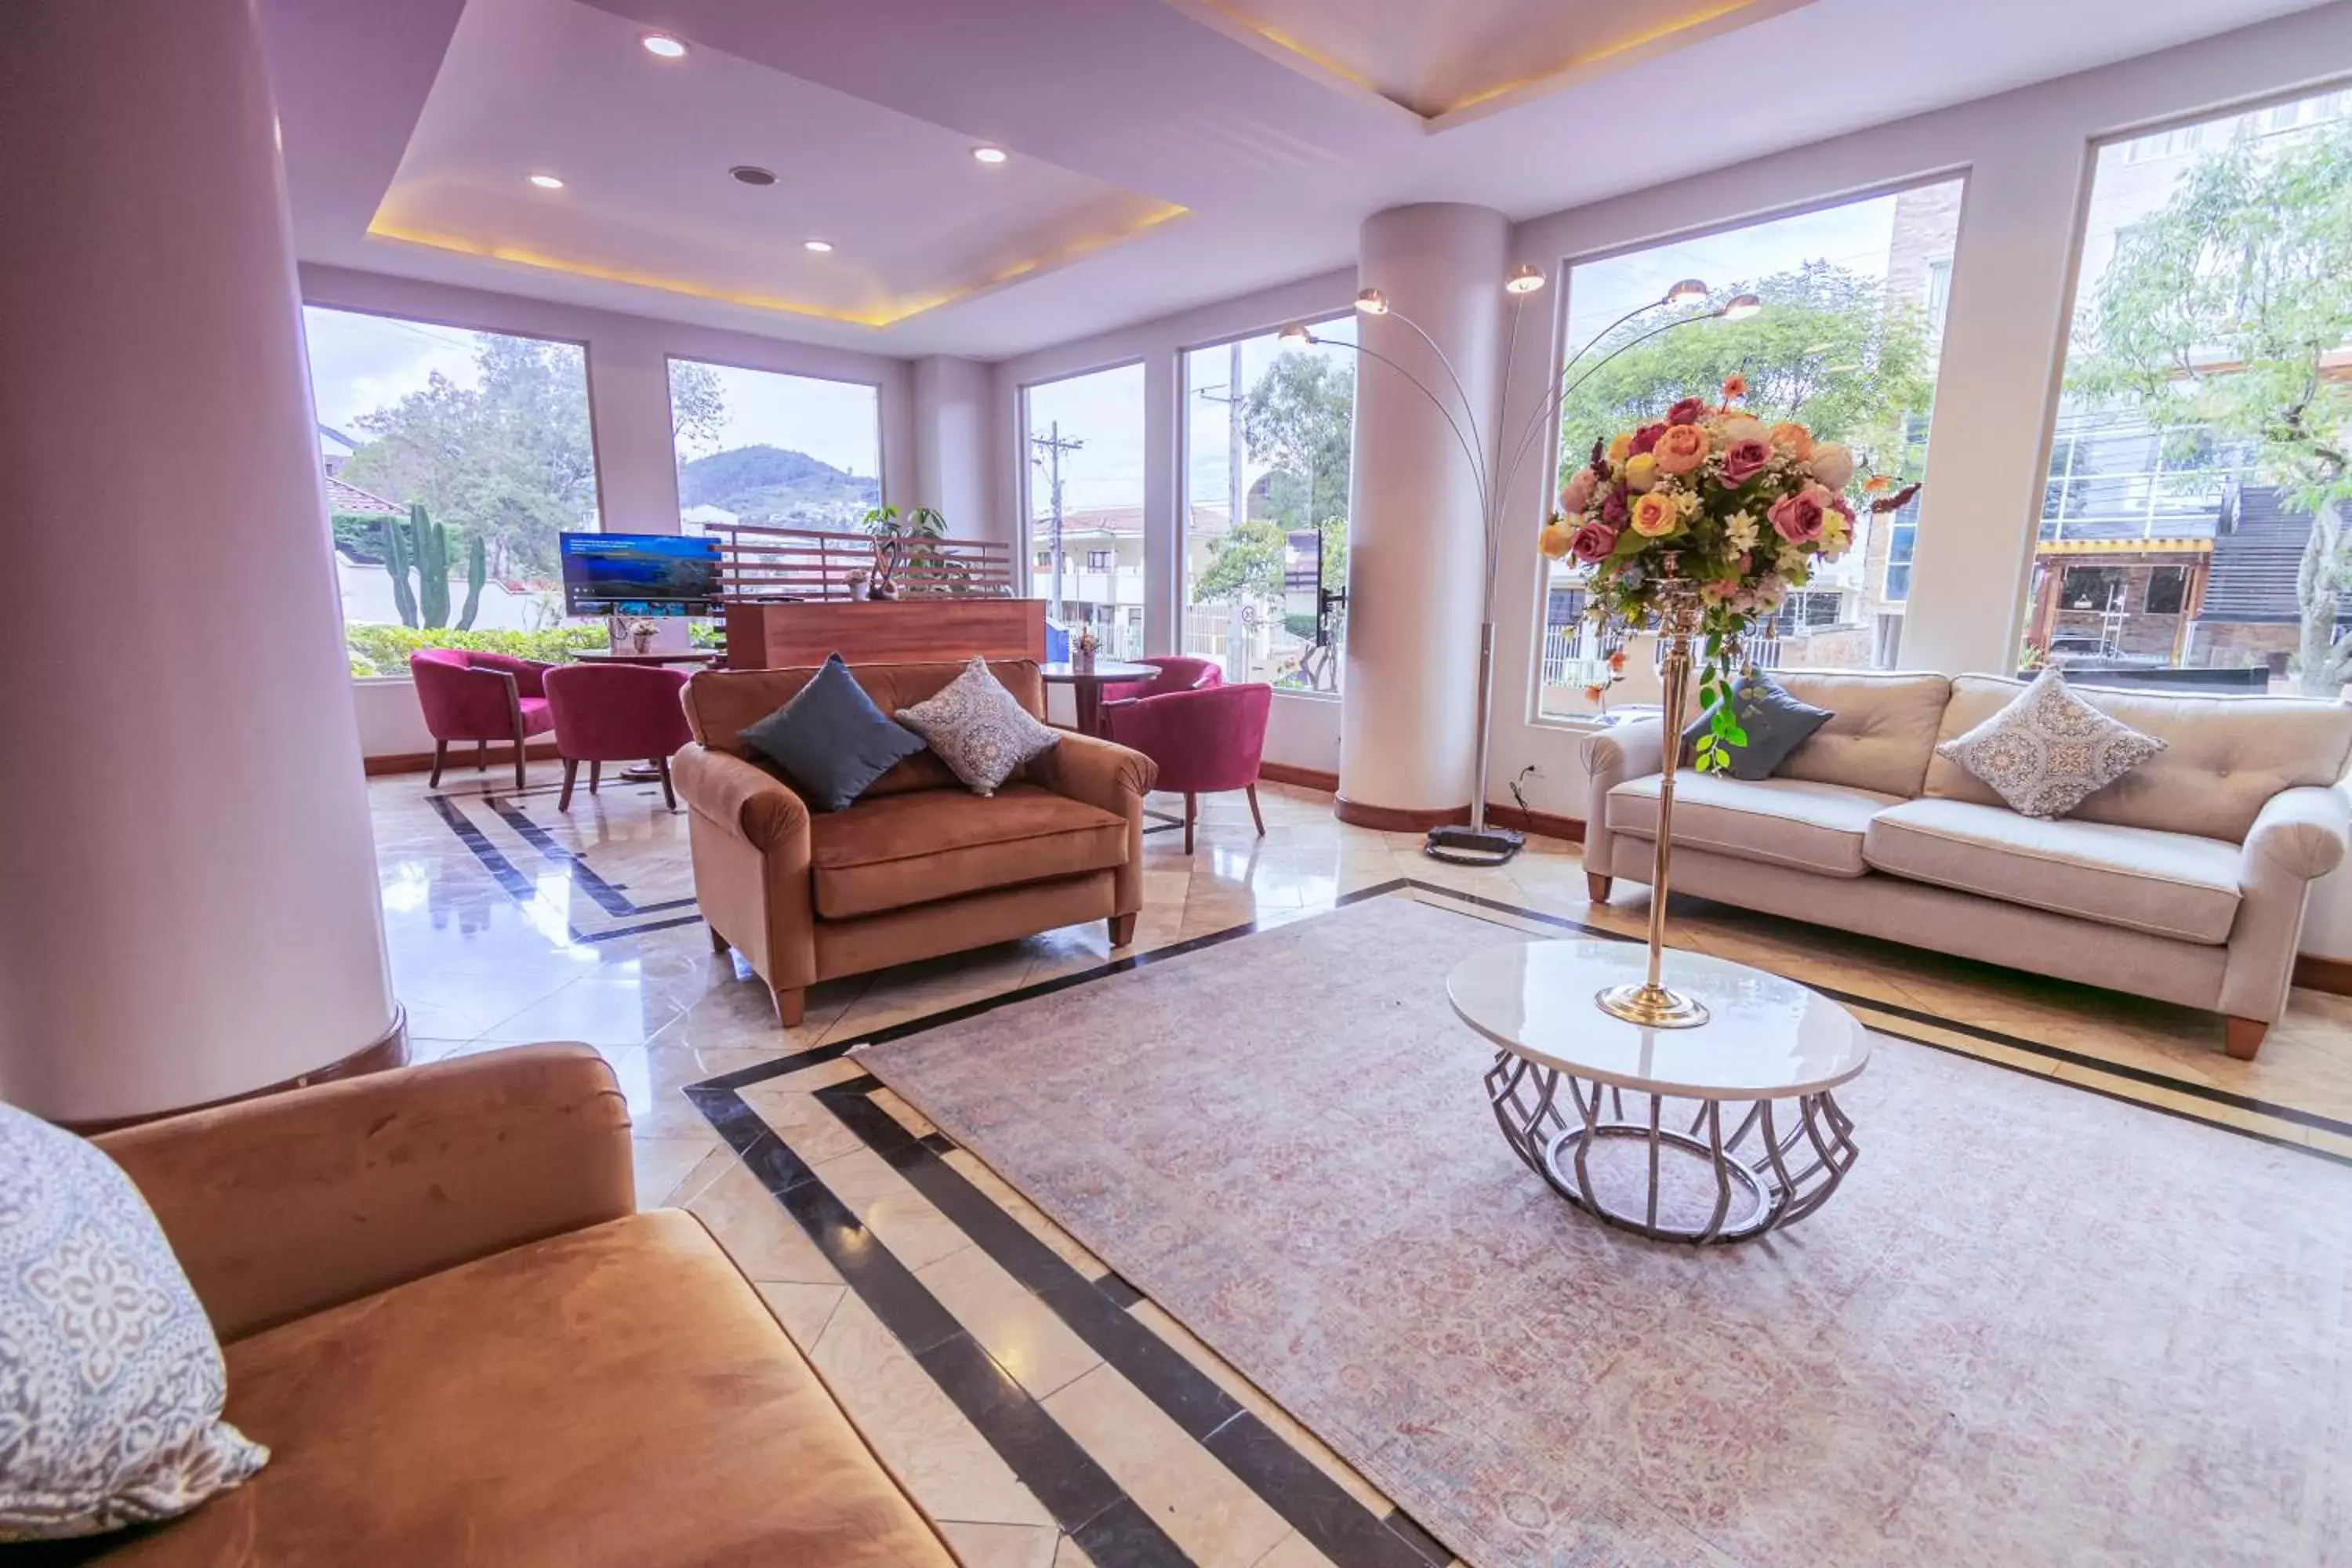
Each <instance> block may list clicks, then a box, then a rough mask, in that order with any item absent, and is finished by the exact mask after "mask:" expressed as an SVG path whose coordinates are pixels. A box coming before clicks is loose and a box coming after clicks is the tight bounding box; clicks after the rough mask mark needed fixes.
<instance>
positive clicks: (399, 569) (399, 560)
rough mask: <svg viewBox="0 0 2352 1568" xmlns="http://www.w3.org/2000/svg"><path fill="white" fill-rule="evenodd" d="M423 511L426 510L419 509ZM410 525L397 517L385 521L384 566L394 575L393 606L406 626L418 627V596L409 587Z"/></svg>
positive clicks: (402, 623) (401, 622)
mask: <svg viewBox="0 0 2352 1568" xmlns="http://www.w3.org/2000/svg"><path fill="white" fill-rule="evenodd" d="M417 510H419V511H422V510H424V508H422V507H419V508H418V509H417ZM409 527H410V524H409V523H407V522H404V521H402V520H400V519H399V518H396V517H388V518H385V519H384V520H383V564H384V570H386V571H387V572H390V573H391V574H392V606H393V608H394V609H395V610H398V611H399V612H400V624H401V625H402V626H415V625H417V624H418V623H417V619H416V594H415V590H414V589H412V588H411V587H410V586H409V585H408V566H409V553H408V539H409V533H408V531H409Z"/></svg>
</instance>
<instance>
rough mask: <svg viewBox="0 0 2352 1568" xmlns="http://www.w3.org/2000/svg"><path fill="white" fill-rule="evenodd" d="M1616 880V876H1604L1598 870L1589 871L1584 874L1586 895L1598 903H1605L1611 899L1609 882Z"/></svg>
mask: <svg viewBox="0 0 2352 1568" xmlns="http://www.w3.org/2000/svg"><path fill="white" fill-rule="evenodd" d="M1615 880H1616V879H1615V878H1613V877H1604V876H1602V875H1601V873H1600V872H1598V871H1587V872H1586V873H1585V874H1584V896H1585V897H1586V898H1588V899H1591V900H1592V901H1593V902H1594V903H1596V904H1605V903H1607V902H1608V901H1609V884H1610V883H1612V882H1613V881H1615Z"/></svg>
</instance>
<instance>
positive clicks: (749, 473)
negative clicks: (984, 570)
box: [669, 359, 955, 533]
mask: <svg viewBox="0 0 2352 1568" xmlns="http://www.w3.org/2000/svg"><path fill="white" fill-rule="evenodd" d="M669 420H670V430H671V433H672V435H673V437H675V440H676V443H677V506H678V525H679V527H680V528H681V529H683V530H684V531H686V532H688V533H700V532H701V531H703V530H704V529H706V528H708V527H709V526H711V525H712V524H714V523H730V522H741V523H751V524H758V525H763V526H768V527H777V528H813V529H822V530H825V531H841V532H847V531H855V530H856V529H857V527H858V525H859V521H860V520H861V519H862V518H864V517H865V515H866V511H867V510H869V509H870V508H873V507H876V506H878V505H880V504H881V501H882V477H881V476H882V395H881V393H880V392H879V391H878V390H877V389H876V388H874V387H871V386H867V385H866V384H863V383H860V382H853V381H821V380H818V379H817V378H815V377H814V376H806V375H784V374H780V373H778V372H775V371H769V370H742V369H739V368H737V367H736V366H733V365H724V364H705V363H702V362H700V361H698V360H689V359H673V360H671V361H670V362H669ZM949 521H950V525H952V523H953V522H954V521H955V520H954V519H950V520H949Z"/></svg>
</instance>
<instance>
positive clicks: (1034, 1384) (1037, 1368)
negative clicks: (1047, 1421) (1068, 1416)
mask: <svg viewBox="0 0 2352 1568" xmlns="http://www.w3.org/2000/svg"><path fill="white" fill-rule="evenodd" d="M915 1278H916V1279H919V1280H921V1281H922V1282H923V1286H924V1288H925V1289H928V1290H929V1291H930V1293H931V1294H932V1295H933V1296H935V1297H937V1298H938V1299H939V1300H940V1304H941V1305H942V1306H944V1307H946V1308H947V1310H949V1311H950V1312H952V1313H954V1314H955V1317H956V1321H958V1322H960V1323H961V1324H962V1325H963V1326H964V1329H965V1330H966V1331H968V1332H969V1333H970V1334H971V1337H972V1338H973V1339H975V1340H978V1341H979V1342H980V1345H981V1348H982V1350H984V1351H986V1352H988V1353H989V1354H990V1355H991V1356H992V1357H994V1358H995V1361H996V1364H997V1365H999V1366H1001V1367H1003V1369H1004V1370H1005V1372H1006V1373H1009V1374H1010V1375H1011V1376H1012V1378H1013V1381H1014V1382H1015V1383H1018V1384H1020V1385H1021V1386H1022V1387H1024V1388H1025V1389H1027V1390H1028V1391H1029V1392H1030V1393H1031V1394H1034V1395H1035V1396H1036V1397H1038V1398H1040V1399H1043V1398H1045V1397H1046V1396H1047V1395H1048V1394H1055V1393H1056V1392H1058V1391H1059V1390H1061V1389H1062V1388H1064V1387H1066V1386H1067V1385H1068V1384H1071V1383H1074V1382H1076V1380H1077V1379H1078V1378H1080V1377H1083V1376H1084V1375H1085V1374H1086V1373H1089V1372H1091V1371H1093V1370H1094V1369H1095V1368H1096V1367H1097V1366H1100V1365H1101V1364H1102V1357H1100V1356H1099V1355H1097V1354H1096V1353H1095V1352H1094V1351H1093V1350H1091V1349H1090V1348H1088V1346H1087V1342H1085V1341H1084V1340H1082V1339H1080V1338H1078V1336H1077V1335H1076V1334H1075V1333H1073V1332H1072V1331H1070V1329H1069V1327H1068V1325H1067V1324H1066V1323H1064V1322H1063V1321H1062V1320H1061V1318H1060V1317H1058V1316H1057V1315H1056V1314H1055V1311H1054V1310H1053V1309H1052V1308H1051V1307H1048V1306H1046V1305H1045V1302H1043V1301H1041V1300H1038V1299H1037V1298H1036V1297H1035V1296H1034V1295H1032V1294H1030V1292H1029V1290H1028V1289H1027V1287H1025V1286H1024V1285H1023V1284H1022V1283H1021V1282H1020V1281H1019V1280H1017V1279H1013V1276H1012V1275H1010V1274H1008V1273H1006V1272H1005V1271H1004V1269H1003V1267H1001V1266H1000V1265H999V1264H998V1263H997V1262H996V1260H995V1259H994V1258H991V1257H989V1255H988V1254H987V1253H985V1252H983V1251H982V1250H981V1249H980V1248H979V1247H966V1248H964V1249H963V1250H962V1251H961V1252H955V1253H950V1255H949V1256H947V1257H945V1258H940V1260H939V1261H938V1262H937V1263H933V1264H931V1265H929V1267H928V1268H922V1269H919V1270H918V1271H917V1272H916V1275H915Z"/></svg>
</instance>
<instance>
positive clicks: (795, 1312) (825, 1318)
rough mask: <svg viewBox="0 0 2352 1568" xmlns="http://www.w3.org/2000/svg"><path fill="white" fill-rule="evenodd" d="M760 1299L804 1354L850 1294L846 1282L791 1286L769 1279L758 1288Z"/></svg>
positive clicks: (820, 1335)
mask: <svg viewBox="0 0 2352 1568" xmlns="http://www.w3.org/2000/svg"><path fill="white" fill-rule="evenodd" d="M759 1290H760V1299H761V1300H763V1301H765V1302H767V1303H768V1310H770V1311H771V1312H773V1313H774V1314H775V1315H776V1321H778V1322H779V1323H782V1325H783V1326H784V1332H786V1333H788V1334H790V1335H791V1336H792V1337H793V1343H794V1344H796V1345H798V1346H800V1348H801V1353H802V1354H803V1355H806V1354H807V1353H808V1352H810V1351H811V1350H813V1349H814V1348H815V1345H816V1342H817V1341H818V1340H819V1339H820V1338H822V1337H823V1336H824V1326H825V1325H826V1324H827V1323H830V1322H831V1321H833V1314H834V1312H835V1310H837V1309H838V1308H839V1307H840V1305H841V1302H842V1299H843V1298H844V1297H845V1296H847V1295H848V1294H849V1287H848V1286H846V1285H794V1284H784V1283H780V1282H773V1281H772V1282H770V1283H766V1284H762V1285H761V1286H760V1287H759Z"/></svg>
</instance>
